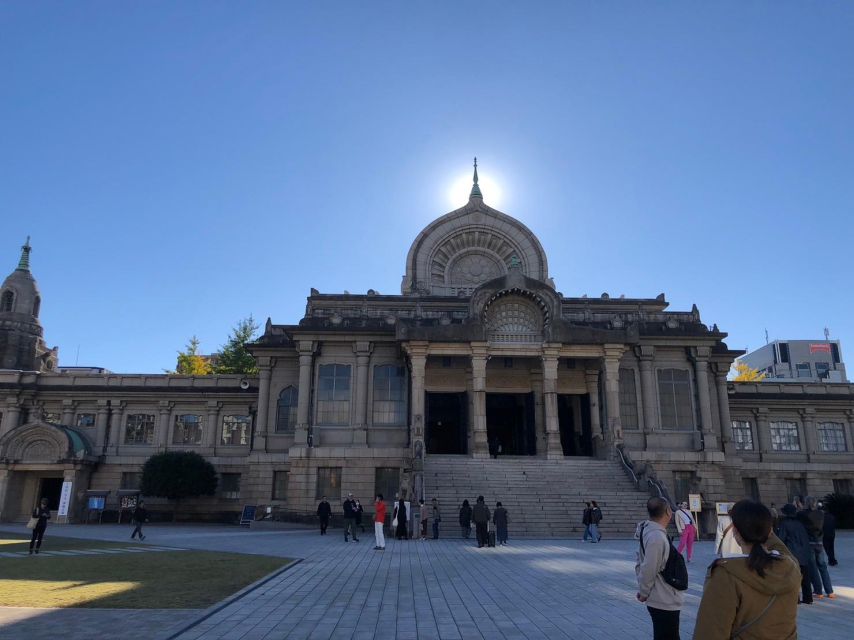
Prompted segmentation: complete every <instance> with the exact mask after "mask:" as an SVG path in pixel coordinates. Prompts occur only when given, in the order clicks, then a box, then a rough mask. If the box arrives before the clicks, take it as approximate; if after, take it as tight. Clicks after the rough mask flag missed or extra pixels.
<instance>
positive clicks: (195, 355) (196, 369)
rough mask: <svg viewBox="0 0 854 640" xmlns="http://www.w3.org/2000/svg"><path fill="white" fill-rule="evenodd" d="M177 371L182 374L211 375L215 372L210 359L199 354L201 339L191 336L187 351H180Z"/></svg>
mask: <svg viewBox="0 0 854 640" xmlns="http://www.w3.org/2000/svg"><path fill="white" fill-rule="evenodd" d="M175 373H177V374H179V375H182V376H209V375H211V374H212V373H213V367H212V366H211V363H210V360H209V359H208V358H206V357H205V356H203V355H200V354H199V339H198V338H197V337H196V336H193V337H192V338H190V341H189V342H188V343H187V347H186V350H185V351H179V352H178V366H177V368H176V370H175Z"/></svg>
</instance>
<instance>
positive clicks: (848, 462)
mask: <svg viewBox="0 0 854 640" xmlns="http://www.w3.org/2000/svg"><path fill="white" fill-rule="evenodd" d="M29 256H30V246H29V243H28V244H27V245H25V246H24V251H23V254H22V257H21V261H20V264H19V266H18V269H16V270H15V271H14V272H13V273H12V275H10V276H9V278H7V279H6V281H4V283H3V287H2V291H0V296H2V297H0V300H2V307H0V331H2V333H0V358H2V367H3V369H4V371H2V372H0V414H2V422H0V519H2V520H7V521H8V520H20V519H23V518H24V517H26V515H27V513H28V511H29V510H30V509H31V508H32V506H33V505H34V504H35V503H36V501H37V499H38V498H39V497H40V496H43V495H44V496H48V497H49V499H50V500H51V501H54V502H55V501H56V499H57V498H58V493H59V490H60V487H61V485H62V482H63V480H66V481H67V480H70V481H72V482H73V485H72V487H73V493H72V500H71V505H70V518H71V519H72V520H75V519H77V520H79V519H84V518H86V517H87V515H90V514H87V512H86V507H87V505H88V502H87V496H91V495H93V492H101V494H102V495H104V494H105V495H106V499H105V509H106V510H107V512H108V515H109V512H110V511H115V510H117V509H118V507H119V506H120V504H121V503H120V500H121V496H122V495H123V492H129V491H133V490H135V489H136V488H137V487H138V484H139V477H140V469H141V466H142V464H143V463H144V462H145V460H146V459H147V458H148V457H149V456H150V455H152V454H154V453H156V452H159V451H164V450H170V449H191V450H194V451H197V452H199V453H200V454H202V455H203V456H205V457H206V458H207V459H209V460H210V461H211V462H212V463H213V464H214V465H215V467H216V469H217V472H218V474H219V488H218V492H217V495H216V496H214V497H207V498H200V499H198V500H196V501H194V502H193V504H192V506H191V509H192V510H193V511H195V512H196V513H197V514H198V516H199V517H200V518H201V517H217V518H222V517H226V516H227V515H228V514H230V517H231V518H232V519H234V518H235V517H236V516H235V514H236V513H237V512H239V511H240V510H241V508H242V506H243V505H244V504H252V505H259V506H261V507H264V509H261V510H259V511H260V512H262V513H266V507H270V508H271V512H272V514H273V515H274V516H275V517H285V518H287V517H299V516H305V515H309V514H312V513H314V511H315V509H316V504H317V500H318V498H319V497H320V496H322V495H327V496H329V498H330V500H331V501H332V502H333V503H336V502H339V500H340V498H341V496H342V495H346V493H347V492H353V493H354V494H355V495H357V496H359V497H360V498H361V499H362V501H363V502H364V503H365V504H366V505H370V504H371V503H372V496H373V494H374V493H375V492H377V491H379V492H382V493H383V494H384V495H385V496H386V498H391V497H392V495H393V494H395V493H399V492H402V493H404V494H405V495H406V496H407V499H417V498H420V497H422V496H423V497H425V498H427V499H428V500H429V499H430V498H432V497H434V496H437V497H439V498H440V501H441V503H442V508H443V510H445V509H447V510H448V512H447V517H446V520H447V518H452V516H453V514H454V513H455V510H456V507H457V506H458V504H459V501H460V500H461V499H462V498H463V497H466V498H469V499H470V500H471V499H473V498H474V497H475V496H477V495H479V494H483V495H485V496H486V497H487V500H495V499H499V500H502V501H503V502H504V504H505V505H508V504H509V505H511V513H514V512H515V515H516V517H515V518H514V519H513V522H514V523H515V526H516V527H517V528H518V529H517V532H521V533H523V534H524V533H528V534H530V535H564V534H568V533H569V532H571V531H573V530H575V529H576V528H577V525H579V523H580V513H581V501H582V499H589V498H594V499H596V498H597V496H598V497H599V501H600V504H604V505H605V508H606V509H610V512H611V513H612V514H614V515H613V518H612V519H611V521H610V522H611V524H612V526H613V527H614V528H615V529H617V530H621V531H622V530H624V531H628V530H629V528H630V526H631V523H632V522H634V521H635V520H637V519H640V517H641V516H642V505H643V501H644V499H645V496H646V492H647V491H649V490H651V491H658V490H659V489H662V490H664V491H666V492H668V493H669V494H670V495H671V496H672V497H673V498H675V499H686V497H687V494H688V493H700V494H702V496H703V499H704V509H706V510H707V511H709V512H711V511H712V510H713V509H714V502H715V501H729V500H735V499H738V498H740V497H742V496H745V495H748V496H753V497H758V498H761V499H763V500H765V501H767V502H776V503H777V504H778V505H779V504H782V503H783V502H785V501H786V500H787V499H788V498H790V497H791V496H792V495H795V494H807V493H812V494H816V495H824V494H825V493H829V492H831V491H834V490H836V491H842V492H850V490H851V480H852V479H854V457H852V446H853V445H852V442H854V432H852V423H854V386H852V385H849V384H822V383H813V382H809V383H803V384H797V383H787V384H775V383H769V382H764V383H757V384H735V383H732V382H728V381H727V374H728V372H729V370H730V367H731V364H732V362H733V360H734V359H735V358H736V357H737V356H738V355H740V354H741V353H742V352H740V351H734V350H732V349H729V348H728V347H727V345H726V343H725V342H724V339H725V337H726V334H725V333H723V332H722V331H720V330H719V329H718V328H717V326H716V325H714V324H712V325H709V324H706V323H704V322H703V321H702V320H701V317H700V312H699V310H698V309H697V307H696V306H695V307H693V308H692V309H690V310H685V311H674V310H671V309H670V308H669V305H668V303H667V301H666V299H665V296H664V295H663V294H661V295H657V296H654V297H649V298H625V297H623V296H620V297H619V298H616V297H609V296H608V295H607V294H602V295H601V296H600V297H595V298H592V297H587V296H580V297H578V296H573V295H565V294H563V293H561V292H560V291H559V289H558V287H557V285H556V283H555V282H554V281H553V280H552V277H551V275H550V273H549V264H548V259H547V256H546V254H545V251H544V250H543V246H542V244H541V243H540V241H539V240H538V239H537V237H536V235H534V233H533V232H532V231H531V230H530V229H529V228H528V227H527V226H525V225H524V224H523V223H522V222H520V221H519V220H517V219H515V218H513V217H511V216H509V215H507V214H505V213H502V212H500V211H497V210H495V209H493V208H491V207H489V206H487V205H486V204H485V202H484V198H483V195H482V194H481V191H480V188H479V186H478V181H477V169H476V167H475V174H474V181H473V187H472V190H471V195H470V198H469V201H468V202H467V203H466V204H465V206H463V207H461V208H460V209H457V210H456V211H452V212H450V213H447V214H445V215H443V216H441V217H439V218H437V219H436V220H435V221H433V222H432V223H431V224H429V225H428V226H427V227H426V228H425V229H424V230H423V231H422V232H421V233H420V234H419V235H418V236H417V237H416V238H415V240H414V242H413V243H412V245H411V246H410V248H409V251H408V253H407V255H406V264H405V274H404V276H403V282H402V285H401V291H400V294H399V295H387V294H381V293H378V292H377V291H373V290H369V291H368V292H367V293H365V294H360V295H354V294H349V293H343V294H340V293H337V294H336V293H320V292H318V291H316V290H314V289H312V290H311V294H310V295H309V297H308V301H307V306H306V313H305V317H303V318H302V319H299V320H298V322H296V323H294V324H275V323H273V322H272V321H270V320H268V321H267V323H266V326H265V329H264V333H263V335H262V336H261V337H260V338H258V340H257V341H255V342H254V343H253V344H252V345H251V351H252V353H253V355H254V356H255V358H256V360H257V364H258V368H259V374H258V375H257V377H241V376H228V375H215V376H200V377H189V376H178V375H162V374H121V373H98V372H96V373H91V372H88V371H86V370H83V371H75V370H71V371H68V372H62V373H58V372H56V371H55V368H56V360H57V352H56V350H55V349H54V350H48V349H47V348H46V347H45V344H44V341H43V339H42V328H41V325H40V324H39V320H38V312H39V305H40V297H39V294H38V290H37V289H36V285H35V281H34V279H33V277H32V275H31V274H30V267H29ZM723 282H724V281H723V280H722V287H723V286H725V284H723ZM491 454H492V456H495V457H494V458H493V457H491ZM627 466H629V467H631V468H627ZM638 488H639V489H640V490H639V489H638ZM87 492H88V493H87ZM107 492H109V493H107ZM149 506H152V507H153V508H155V509H157V508H158V502H157V501H156V500H150V501H149ZM164 508H166V506H165V505H164ZM544 513H549V514H551V515H550V516H549V520H550V521H551V524H550V525H549V526H548V527H546V528H544V526H543V524H542V521H543V519H544ZM707 526H708V523H707Z"/></svg>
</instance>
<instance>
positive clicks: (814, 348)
mask: <svg viewBox="0 0 854 640" xmlns="http://www.w3.org/2000/svg"><path fill="white" fill-rule="evenodd" d="M810 353H830V345H829V344H811V345H810Z"/></svg>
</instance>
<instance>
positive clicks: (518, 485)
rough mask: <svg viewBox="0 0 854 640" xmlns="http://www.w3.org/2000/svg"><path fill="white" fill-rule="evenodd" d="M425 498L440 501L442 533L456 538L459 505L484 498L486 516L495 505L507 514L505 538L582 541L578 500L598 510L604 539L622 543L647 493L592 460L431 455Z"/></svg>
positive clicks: (612, 465) (642, 513)
mask: <svg viewBox="0 0 854 640" xmlns="http://www.w3.org/2000/svg"><path fill="white" fill-rule="evenodd" d="M424 493H425V499H426V500H427V502H428V503H429V501H430V500H431V499H432V498H434V497H435V498H438V499H439V507H440V510H441V513H442V525H443V531H444V533H445V535H449V536H451V535H457V533H458V530H459V525H458V523H459V507H460V505H461V504H462V502H463V500H464V499H467V500H468V501H469V503H470V504H471V505H472V506H474V503H475V500H476V499H477V496H479V495H482V496H483V497H484V498H485V501H486V504H487V506H488V507H489V509H490V511H492V510H493V509H494V507H495V503H496V501H498V500H500V501H501V502H502V503H503V505H504V507H505V508H506V509H507V511H508V517H509V522H510V524H509V527H508V533H509V535H510V537H511V538H513V537H517V538H576V537H577V538H581V535H582V533H583V532H584V526H583V525H582V524H581V518H582V513H583V510H584V502H585V501H587V500H596V501H597V502H598V503H599V507H600V508H601V509H602V513H603V518H602V522H601V524H600V530H601V533H602V536H603V537H606V538H607V537H611V538H627V537H631V536H633V535H634V532H635V526H636V525H637V523H638V522H639V521H641V520H643V519H644V518H645V517H646V500H647V498H648V497H649V496H648V495H646V494H644V493H642V492H639V491H637V490H636V489H635V488H634V485H633V483H632V482H631V481H630V480H629V479H628V477H627V476H626V475H625V472H624V471H623V469H622V468H620V465H619V464H618V463H617V462H614V461H610V460H597V459H592V458H563V459H561V460H545V459H542V458H532V457H509V456H508V457H500V458H498V459H497V460H492V459H485V460H484V459H472V458H469V457H467V456H440V455H429V456H427V458H426V460H425V465H424Z"/></svg>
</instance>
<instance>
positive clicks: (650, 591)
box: [635, 498, 683, 640]
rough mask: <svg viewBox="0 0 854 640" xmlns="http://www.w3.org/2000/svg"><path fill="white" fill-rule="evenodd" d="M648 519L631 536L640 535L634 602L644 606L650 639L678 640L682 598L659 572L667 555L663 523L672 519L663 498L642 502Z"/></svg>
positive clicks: (666, 538)
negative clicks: (647, 617) (636, 588)
mask: <svg viewBox="0 0 854 640" xmlns="http://www.w3.org/2000/svg"><path fill="white" fill-rule="evenodd" d="M646 510H647V512H648V513H649V520H646V521H645V522H642V523H640V524H639V525H638V528H637V531H636V532H635V536H636V537H637V538H640V537H641V536H643V546H642V547H641V546H640V545H638V561H637V564H636V565H635V574H636V575H637V579H638V594H637V599H638V601H640V602H643V603H644V604H645V605H646V608H647V611H649V616H650V618H652V633H653V640H679V610H680V609H681V608H682V602H683V595H682V592H681V591H677V590H676V589H674V588H673V587H671V586H670V585H669V584H667V583H666V582H665V581H664V578H663V577H662V575H661V572H662V571H663V570H664V565H665V564H666V563H667V557H668V555H669V554H670V539H669V538H668V537H667V524H668V523H669V522H670V518H672V517H673V511H672V510H671V508H670V504H669V503H668V502H667V500H664V499H663V498H650V499H649V500H647V503H646Z"/></svg>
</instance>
